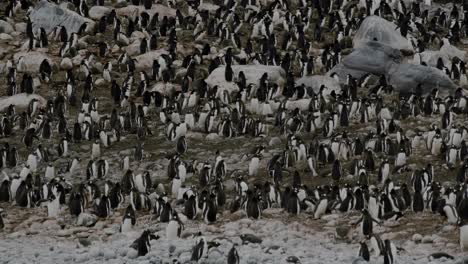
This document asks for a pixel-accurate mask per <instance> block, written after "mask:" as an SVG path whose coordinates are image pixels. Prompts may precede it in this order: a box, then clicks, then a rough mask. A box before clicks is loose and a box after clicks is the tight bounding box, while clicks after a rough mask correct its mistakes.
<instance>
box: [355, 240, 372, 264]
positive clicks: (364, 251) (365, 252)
mask: <svg viewBox="0 0 468 264" xmlns="http://www.w3.org/2000/svg"><path fill="white" fill-rule="evenodd" d="M359 245H360V247H359V255H358V256H359V257H361V258H362V259H364V260H365V261H370V254H369V248H368V247H367V243H366V241H361V242H359Z"/></svg>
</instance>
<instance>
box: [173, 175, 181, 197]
mask: <svg viewBox="0 0 468 264" xmlns="http://www.w3.org/2000/svg"><path fill="white" fill-rule="evenodd" d="M180 185H181V180H180V179H174V180H172V197H174V198H175V197H177V196H178V195H179V189H180Z"/></svg>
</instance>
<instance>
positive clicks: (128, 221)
mask: <svg viewBox="0 0 468 264" xmlns="http://www.w3.org/2000/svg"><path fill="white" fill-rule="evenodd" d="M135 224H136V215H135V210H133V207H132V206H130V205H129V206H128V207H127V210H126V211H125V215H124V217H123V219H122V223H121V225H120V232H121V233H127V232H129V231H130V230H132V228H133V227H134V226H135Z"/></svg>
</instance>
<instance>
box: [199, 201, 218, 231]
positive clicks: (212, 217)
mask: <svg viewBox="0 0 468 264" xmlns="http://www.w3.org/2000/svg"><path fill="white" fill-rule="evenodd" d="M217 213H218V208H216V205H215V203H214V199H213V197H211V196H210V197H208V198H206V200H205V203H204V206H203V220H204V221H205V223H207V224H212V223H214V222H216V215H217Z"/></svg>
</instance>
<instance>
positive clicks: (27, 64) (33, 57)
mask: <svg viewBox="0 0 468 264" xmlns="http://www.w3.org/2000/svg"><path fill="white" fill-rule="evenodd" d="M45 59H46V60H47V61H48V62H49V64H50V65H54V64H55V62H54V61H53V60H52V58H51V57H49V56H48V55H47V54H46V53H44V52H40V51H25V52H18V53H15V54H14V55H13V60H14V61H15V63H16V64H17V68H18V71H19V72H29V73H37V72H39V67H40V66H41V63H42V61H44V60H45ZM20 60H21V63H20Z"/></svg>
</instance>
